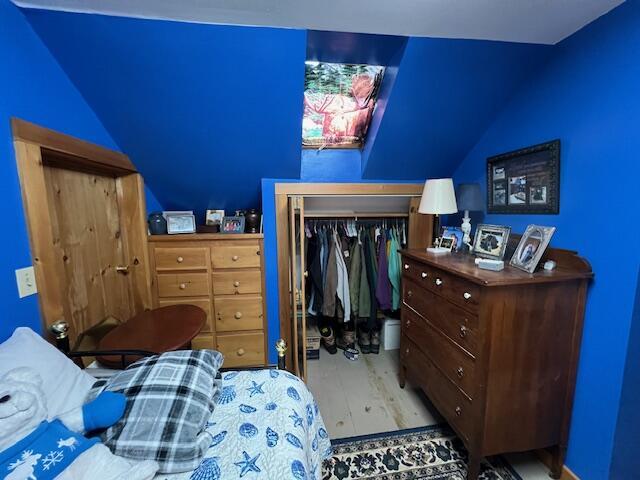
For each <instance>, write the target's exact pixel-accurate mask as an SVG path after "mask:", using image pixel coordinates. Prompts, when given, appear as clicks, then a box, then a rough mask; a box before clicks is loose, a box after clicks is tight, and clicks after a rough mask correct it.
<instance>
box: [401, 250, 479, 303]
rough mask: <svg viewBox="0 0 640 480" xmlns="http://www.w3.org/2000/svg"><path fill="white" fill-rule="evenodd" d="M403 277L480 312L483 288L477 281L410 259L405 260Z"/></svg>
mask: <svg viewBox="0 0 640 480" xmlns="http://www.w3.org/2000/svg"><path fill="white" fill-rule="evenodd" d="M403 277H404V279H405V280H410V281H414V282H416V283H417V284H418V285H420V286H422V287H425V288H428V289H429V290H431V291H432V292H434V293H437V294H438V295H441V296H443V297H445V298H446V299H448V300H450V301H452V302H453V303H455V304H457V305H459V306H461V307H463V308H465V309H467V310H469V311H471V312H473V313H477V312H478V307H479V305H480V295H481V292H482V289H481V287H480V286H479V285H476V284H475V283H472V282H469V281H468V280H465V279H464V278H460V277H457V276H455V275H451V274H449V273H447V272H444V271H443V270H440V269H439V268H436V267H432V266H431V265H428V264H424V263H420V262H415V261H413V260H410V259H404V260H403Z"/></svg>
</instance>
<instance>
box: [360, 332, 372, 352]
mask: <svg viewBox="0 0 640 480" xmlns="http://www.w3.org/2000/svg"><path fill="white" fill-rule="evenodd" d="M358 345H360V351H361V352H362V353H364V354H367V353H371V341H370V340H369V332H362V331H361V332H359V333H358Z"/></svg>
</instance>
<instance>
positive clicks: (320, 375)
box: [307, 349, 549, 480]
mask: <svg viewBox="0 0 640 480" xmlns="http://www.w3.org/2000/svg"><path fill="white" fill-rule="evenodd" d="M398 364H399V356H398V350H389V351H384V350H381V351H380V354H379V355H360V358H359V359H358V360H357V361H355V362H352V361H349V360H347V359H346V358H345V357H344V355H343V354H342V352H341V351H340V350H338V353H337V354H336V355H329V354H328V353H327V352H326V351H325V350H322V349H321V350H320V359H319V360H309V361H308V362H307V386H308V387H309V389H310V390H311V392H312V393H313V395H314V396H315V398H316V401H317V402H318V406H319V407H320V413H321V414H322V418H323V420H324V422H325V425H326V427H327V430H328V431H329V436H330V437H331V438H332V439H336V438H344V437H353V436H357V435H368V434H371V433H381V432H389V431H393V430H401V429H405V428H414V427H422V426H426V425H434V424H436V423H441V422H443V420H442V417H440V415H439V414H438V412H437V411H436V409H435V408H434V407H433V405H431V403H430V402H429V400H428V399H427V398H426V396H425V395H424V394H423V393H422V391H420V390H418V389H416V388H415V387H414V386H413V385H411V384H410V383H409V382H407V385H406V387H405V388H404V389H401V388H400V386H399V385H398V374H397V372H398ZM507 458H508V460H509V462H510V463H511V464H512V465H513V466H514V467H515V469H516V471H517V472H518V473H519V474H520V476H521V477H522V478H523V479H525V480H548V478H549V477H548V475H547V473H548V472H547V470H546V468H545V467H544V466H543V465H542V464H541V463H540V462H538V461H537V460H536V458H535V457H534V456H533V455H532V454H518V455H509V456H508V457H507Z"/></svg>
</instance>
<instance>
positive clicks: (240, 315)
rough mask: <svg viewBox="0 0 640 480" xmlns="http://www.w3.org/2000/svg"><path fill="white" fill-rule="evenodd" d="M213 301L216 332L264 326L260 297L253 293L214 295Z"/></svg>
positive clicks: (255, 328)
mask: <svg viewBox="0 0 640 480" xmlns="http://www.w3.org/2000/svg"><path fill="white" fill-rule="evenodd" d="M214 303H215V311H216V331H217V332H232V331H235V330H261V329H262V328H264V324H263V321H262V319H263V312H262V297H259V296H255V295H243V296H237V297H222V298H221V297H215V299H214Z"/></svg>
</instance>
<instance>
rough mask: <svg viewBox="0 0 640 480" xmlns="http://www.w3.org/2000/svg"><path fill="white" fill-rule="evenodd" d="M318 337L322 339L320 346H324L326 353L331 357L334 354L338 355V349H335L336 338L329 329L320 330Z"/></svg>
mask: <svg viewBox="0 0 640 480" xmlns="http://www.w3.org/2000/svg"><path fill="white" fill-rule="evenodd" d="M320 336H321V339H322V344H323V345H324V348H325V349H326V350H327V352H329V353H330V354H331V355H335V354H336V353H338V347H336V337H335V335H334V334H333V330H332V329H330V328H329V327H324V328H321V329H320Z"/></svg>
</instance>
